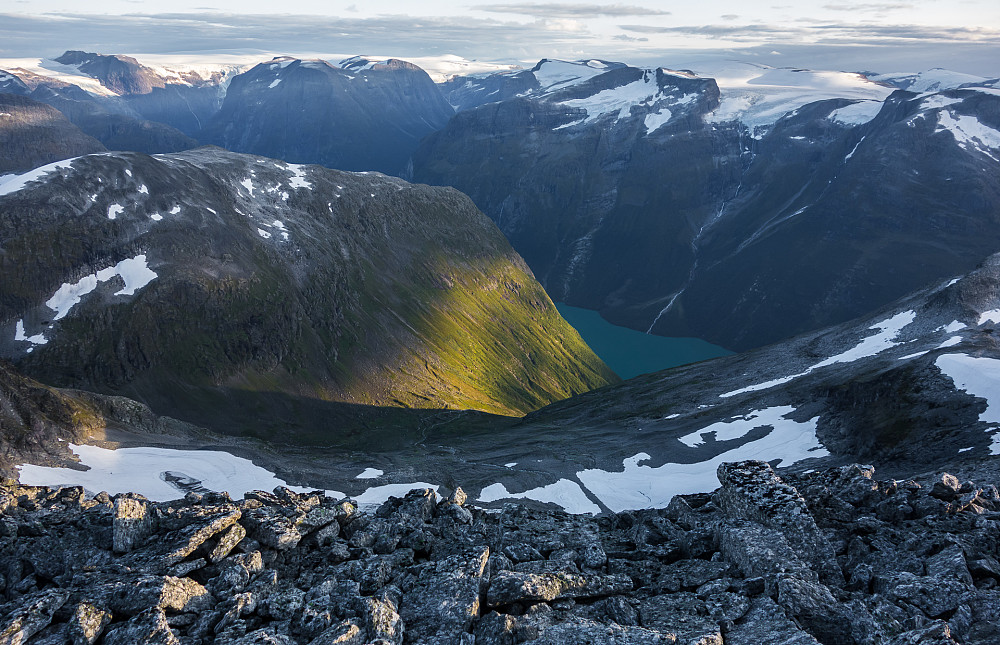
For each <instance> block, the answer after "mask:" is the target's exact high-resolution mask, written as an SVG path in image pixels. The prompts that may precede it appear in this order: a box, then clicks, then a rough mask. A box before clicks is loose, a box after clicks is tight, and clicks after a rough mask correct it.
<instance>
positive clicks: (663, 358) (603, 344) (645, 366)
mask: <svg viewBox="0 0 1000 645" xmlns="http://www.w3.org/2000/svg"><path fill="white" fill-rule="evenodd" d="M556 308H557V309H558V310H559V313H560V314H561V315H562V317H563V318H565V319H566V322H568V323H569V324H571V325H573V327H574V328H575V329H576V330H577V331H578V332H580V336H582V337H583V340H584V341H586V343H587V345H589V346H590V348H591V349H592V350H594V353H595V354H597V355H598V356H600V357H601V360H603V361H604V362H605V363H606V364H607V366H608V367H610V368H611V369H613V370H614V371H615V374H617V375H618V376H620V377H622V378H623V379H630V378H632V377H633V376H639V375H640V374H648V373H650V372H659V371H660V370H665V369H667V368H669V367H677V366H678V365H686V364H688V363H696V362H698V361H703V360H706V359H709V358H716V357H719V356H727V355H729V354H732V352H730V351H729V350H727V349H725V348H724V347H718V346H717V345H712V344H711V343H708V342H705V341H703V340H701V339H700V338H666V337H664V336H654V335H652V334H644V333H642V332H641V331H636V330H634V329H629V328H628V327H619V326H618V325H612V324H611V323H609V322H608V321H606V320H604V319H603V318H601V314H599V313H597V312H596V311H591V310H589V309H581V308H580V307H571V306H569V305H566V304H562V303H556Z"/></svg>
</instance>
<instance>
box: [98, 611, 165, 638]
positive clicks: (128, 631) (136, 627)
mask: <svg viewBox="0 0 1000 645" xmlns="http://www.w3.org/2000/svg"><path fill="white" fill-rule="evenodd" d="M103 642H104V644H105V645H180V641H179V640H177V637H176V636H174V633H173V632H172V631H170V625H169V624H168V623H167V616H166V614H164V613H163V609H162V608H160V607H153V608H152V609H147V610H146V611H144V612H142V613H140V614H138V615H136V616H134V617H132V618H131V619H130V620H129V621H128V622H126V623H122V624H121V625H119V626H118V627H115V628H114V629H111V630H108V633H107V634H105V636H104V641H103Z"/></svg>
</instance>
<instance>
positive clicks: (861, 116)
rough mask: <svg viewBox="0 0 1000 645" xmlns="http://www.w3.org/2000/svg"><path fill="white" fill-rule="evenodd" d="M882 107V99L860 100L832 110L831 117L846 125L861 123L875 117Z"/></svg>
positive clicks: (832, 119)
mask: <svg viewBox="0 0 1000 645" xmlns="http://www.w3.org/2000/svg"><path fill="white" fill-rule="evenodd" d="M881 109H882V102H881V101H858V102H857V103H851V104H850V105H846V106H844V107H842V108H837V109H836V110H834V111H833V112H830V117H829V118H830V120H831V121H835V122H837V123H843V124H845V125H861V124H862V123H868V122H869V121H871V120H872V119H874V118H875V117H876V116H877V115H878V113H879V111H880V110H881Z"/></svg>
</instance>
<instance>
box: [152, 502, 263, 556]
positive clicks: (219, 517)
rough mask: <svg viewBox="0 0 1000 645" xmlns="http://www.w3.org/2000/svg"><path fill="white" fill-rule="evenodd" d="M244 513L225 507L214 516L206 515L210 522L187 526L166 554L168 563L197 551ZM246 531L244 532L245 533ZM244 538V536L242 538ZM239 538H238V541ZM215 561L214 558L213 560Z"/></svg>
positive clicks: (234, 522)
mask: <svg viewBox="0 0 1000 645" xmlns="http://www.w3.org/2000/svg"><path fill="white" fill-rule="evenodd" d="M241 516H242V513H241V511H240V509H238V508H233V507H231V508H228V509H226V508H224V509H220V512H219V513H217V514H214V515H213V516H209V517H206V518H205V519H209V518H210V521H209V522H208V523H203V522H198V523H197V524H192V525H190V526H188V527H185V528H184V529H183V530H182V531H181V532H180V535H178V536H177V543H176V544H175V545H174V546H172V547H171V549H170V551H169V552H168V553H167V554H166V556H164V560H165V561H166V564H167V565H174V564H177V563H178V562H180V561H181V560H183V559H184V558H186V557H188V556H189V555H191V554H192V553H194V552H195V549H197V548H198V547H199V546H201V545H202V544H204V543H205V542H207V541H208V540H209V539H211V538H212V537H214V536H215V535H217V534H218V533H220V532H222V531H224V530H226V529H227V528H229V527H231V526H233V525H234V524H236V522H237V521H239V519H240V517H241ZM245 534H246V533H245V532H244V535H245ZM241 539H242V538H241ZM238 541H239V540H237V542H238ZM234 546H235V543H234ZM213 561H214V560H213Z"/></svg>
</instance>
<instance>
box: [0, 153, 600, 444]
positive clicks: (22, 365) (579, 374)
mask: <svg viewBox="0 0 1000 645" xmlns="http://www.w3.org/2000/svg"><path fill="white" fill-rule="evenodd" d="M31 177H32V178H34V180H33V181H29V180H28V178H27V177H26V178H25V179H22V180H15V181H21V182H22V184H23V186H21V185H20V184H18V185H17V186H14V185H11V186H12V187H11V188H10V189H9V192H8V194H6V195H5V196H3V197H0V209H2V210H3V213H4V218H3V220H2V222H0V230H2V235H0V237H2V239H3V242H2V243H0V244H2V248H3V255H2V260H0V264H2V269H0V283H2V285H0V293H2V294H3V296H2V301H0V320H3V321H4V322H3V324H4V325H5V328H9V329H8V332H9V333H5V334H4V340H3V341H0V347H3V350H2V352H3V354H4V355H5V356H7V357H8V358H10V359H12V360H13V361H15V362H16V364H17V366H18V368H19V369H21V370H22V371H24V372H25V373H27V374H28V375H31V376H34V377H37V378H40V379H41V380H43V381H48V382H49V383H52V384H55V385H61V386H73V387H80V388H84V389H90V390H96V391H101V392H105V393H114V394H125V395H127V396H130V398H134V399H138V400H142V401H145V402H146V403H148V404H149V405H150V406H151V407H152V408H153V410H154V411H156V412H158V413H160V414H170V415H171V416H175V417H177V418H181V419H185V420H188V421H190V422H193V423H198V424H199V425H203V426H208V427H215V428H217V429H222V430H224V431H229V432H231V431H234V430H236V429H238V427H239V426H240V425H242V424H243V423H244V422H249V423H252V424H254V425H255V426H256V427H257V428H258V429H259V430H261V431H263V432H265V434H270V433H271V432H274V431H277V430H278V428H281V429H282V430H281V431H282V432H284V431H285V430H284V429H286V428H288V427H293V428H294V427H299V428H301V429H303V431H305V432H308V433H319V434H313V435H312V436H314V437H318V436H322V435H324V434H326V433H327V432H328V431H327V430H321V428H325V427H327V425H328V424H329V423H330V421H331V419H333V418H336V417H337V416H344V415H349V414H350V413H351V410H349V409H348V406H342V407H340V408H337V407H336V406H333V405H331V404H330V403H329V402H330V401H340V402H344V403H350V404H367V405H377V406H389V407H417V408H460V409H465V408H473V409H480V410H485V411H489V412H499V413H507V414H510V413H524V412H527V411H528V410H530V409H533V408H536V407H539V406H541V405H544V404H545V403H548V402H551V401H553V400H557V399H560V398H564V397H566V396H569V395H571V394H574V393H579V392H582V391H586V390H589V389H592V388H593V387H597V386H600V385H603V384H606V383H608V382H610V381H612V380H615V377H614V375H613V374H612V373H611V372H610V370H608V369H607V367H606V366H604V365H603V363H601V362H600V360H599V359H597V357H596V356H594V355H593V353H592V352H590V350H589V349H588V348H587V347H586V345H585V344H583V342H582V340H580V338H579V336H578V334H576V332H575V331H574V330H573V329H572V328H571V327H569V325H568V324H566V323H565V321H563V320H562V319H561V318H560V317H559V315H558V312H557V311H556V310H555V307H554V306H553V305H552V303H551V301H550V300H549V299H548V297H547V296H546V294H545V292H544V291H543V290H542V288H541V287H540V286H539V285H538V284H537V282H535V281H534V279H533V278H532V276H531V274H530V272H529V271H528V269H527V267H526V266H525V265H524V263H523V261H522V260H521V259H520V258H519V257H518V256H517V255H516V253H514V251H513V250H512V249H511V248H510V246H509V244H508V243H507V242H506V241H505V240H504V239H503V237H502V235H500V233H499V231H497V230H496V228H495V227H494V226H493V224H492V223H491V222H490V221H489V220H488V219H486V218H485V217H483V216H482V214H481V213H479V212H478V211H476V209H475V208H474V207H473V206H472V204H471V202H469V200H468V199H467V198H465V197H464V196H462V195H460V194H459V193H457V192H455V191H452V190H442V189H436V188H429V187H421V186H416V185H410V184H407V183H405V182H403V181H401V180H395V179H390V178H387V177H385V176H382V175H377V174H371V175H351V174H348V173H341V172H337V171H330V170H326V169H323V168H319V167H310V168H303V167H298V166H288V165H286V164H283V163H278V162H274V161H272V160H266V159H261V158H255V157H248V156H243V155H237V154H235V153H227V152H223V151H221V150H218V149H202V150H198V151H195V152H192V153H188V154H184V155H179V156H170V157H158V158H153V157H148V156H145V155H138V154H122V155H115V156H107V155H105V156H91V157H84V158H81V159H78V160H75V161H73V162H71V163H67V164H65V165H64V166H60V167H53V168H50V169H48V171H47V172H46V171H36V172H34V174H32V175H31ZM19 330H20V331H19ZM195 330H197V331H195ZM192 388H194V389H193V390H192ZM193 391H199V392H201V394H200V395H198V396H194V397H192V396H191V393H192V392H193ZM268 393H270V394H268ZM261 397H263V398H261ZM265 400H270V401H271V405H270V406H268V404H266V403H264V402H265ZM303 402H304V403H303ZM303 405H305V406H310V405H311V406H313V408H311V411H309V412H306V413H302V412H301V409H302V406H303ZM219 406H221V407H219ZM247 406H251V407H250V408H248V407H247ZM262 406H264V407H262ZM268 407H270V409H271V411H273V412H274V413H276V414H277V416H276V417H271V419H272V421H273V423H274V425H271V423H272V421H260V420H261V419H267V418H268V417H269V416H270V412H268ZM241 409H242V411H240V410H241ZM296 410H298V411H296ZM234 413H235V414H237V416H238V417H240V418H242V419H243V421H241V422H234V421H233V417H231V415H232V414H234ZM354 413H355V414H356V413H358V410H354ZM303 414H305V416H306V417H309V416H311V417H312V418H311V419H305V420H304V419H303ZM281 417H285V418H281ZM255 418H256V419H258V421H253V419H255ZM279 419H280V420H279ZM240 431H241V432H246V431H247V429H246V428H245V427H244V429H243V430H240ZM351 432H353V430H352V431H351ZM370 438H371V437H370Z"/></svg>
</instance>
